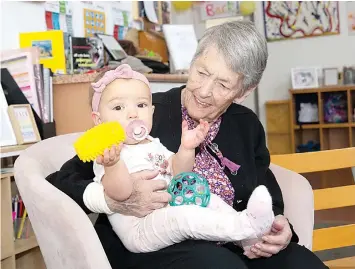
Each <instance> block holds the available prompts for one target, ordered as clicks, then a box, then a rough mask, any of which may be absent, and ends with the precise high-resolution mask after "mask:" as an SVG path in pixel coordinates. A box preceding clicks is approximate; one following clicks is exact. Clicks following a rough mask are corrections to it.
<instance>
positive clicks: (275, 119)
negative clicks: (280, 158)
mask: <svg viewBox="0 0 355 269" xmlns="http://www.w3.org/2000/svg"><path fill="white" fill-rule="evenodd" d="M265 106H266V136H267V144H268V149H269V151H270V154H271V155H274V154H287V153H292V148H291V118H290V100H281V101H269V102H266V104H265Z"/></svg>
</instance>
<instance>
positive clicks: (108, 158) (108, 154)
mask: <svg viewBox="0 0 355 269" xmlns="http://www.w3.org/2000/svg"><path fill="white" fill-rule="evenodd" d="M121 149H122V143H121V144H119V145H118V146H117V145H114V146H112V147H111V148H109V149H105V151H104V154H103V155H100V156H99V157H97V158H96V162H97V163H98V164H100V165H103V166H106V167H110V166H112V165H114V164H116V163H117V162H118V161H119V160H120V153H121Z"/></svg>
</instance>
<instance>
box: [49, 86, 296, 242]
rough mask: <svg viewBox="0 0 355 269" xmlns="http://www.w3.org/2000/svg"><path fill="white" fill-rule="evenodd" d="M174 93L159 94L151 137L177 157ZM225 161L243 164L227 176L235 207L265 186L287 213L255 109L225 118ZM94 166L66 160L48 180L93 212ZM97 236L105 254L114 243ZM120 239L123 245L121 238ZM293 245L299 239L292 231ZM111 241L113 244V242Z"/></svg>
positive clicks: (177, 91)
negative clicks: (87, 201)
mask: <svg viewBox="0 0 355 269" xmlns="http://www.w3.org/2000/svg"><path fill="white" fill-rule="evenodd" d="M183 88H184V86H183V87H180V88H173V89H171V90H169V91H167V92H162V93H154V94H153V105H154V106H155V111H154V120H153V128H152V131H151V135H152V136H153V137H158V138H159V139H160V141H161V142H162V143H163V144H164V145H165V146H166V147H167V148H168V149H169V150H170V151H172V152H177V150H178V148H179V146H180V141H181V121H182V120H181V90H182V89H183ZM213 142H215V143H217V145H218V147H219V149H220V150H221V152H222V153H223V155H224V156H225V157H227V158H228V159H230V160H231V161H233V162H235V163H237V164H239V165H241V167H240V169H239V171H238V174H237V175H231V174H230V173H229V171H228V169H227V168H226V170H225V172H226V174H227V176H228V177H229V179H230V181H231V182H232V185H233V187H234V190H235V198H234V204H233V207H234V208H235V209H236V210H238V211H241V210H243V209H245V208H246V205H247V202H248V198H249V196H250V195H251V193H252V191H253V189H254V188H255V187H256V186H258V185H261V184H263V185H265V186H266V187H267V188H268V190H269V192H270V193H271V196H272V200H273V210H274V213H275V215H279V214H283V212H284V203H283V198H282V193H281V189H280V187H279V185H278V183H277V181H276V179H275V176H274V175H273V173H272V172H271V170H270V169H269V164H270V155H269V151H268V149H267V147H266V143H265V132H264V129H263V126H262V124H261V123H260V121H259V119H258V118H257V116H256V115H255V114H254V112H253V111H251V110H250V109H248V108H246V107H244V106H242V105H237V104H232V105H231V106H230V107H229V108H228V109H227V111H226V112H225V113H224V114H223V116H222V123H221V126H220V130H219V132H218V134H217V136H216V138H215V140H214V141H213ZM93 178H94V173H93V164H92V162H86V163H84V162H81V161H80V160H79V159H78V157H77V156H74V157H73V158H72V159H71V160H69V161H67V162H66V163H65V164H64V165H63V166H62V168H61V169H60V170H59V171H57V172H55V173H53V174H51V175H49V176H48V177H47V180H48V181H49V182H50V183H52V184H53V185H54V186H56V187H57V188H58V189H60V190H61V191H63V192H64V193H66V194H67V195H68V196H70V197H71V198H72V199H73V200H74V201H75V202H76V203H77V204H78V205H79V206H81V208H82V209H83V210H84V211H85V212H86V213H90V210H89V209H88V208H86V206H85V205H84V202H83V193H84V190H85V188H86V186H87V185H88V184H89V183H91V182H93ZM95 225H96V226H97V227H100V229H99V230H102V228H103V227H105V226H106V227H107V226H108V227H107V228H111V226H110V223H109V222H108V219H107V216H106V215H105V214H100V215H99V218H98V220H97V221H96V224H95ZM96 230H97V232H98V236H99V238H100V240H101V242H102V244H103V246H104V248H105V249H108V248H110V246H109V245H108V244H111V243H112V240H113V238H110V239H109V238H107V233H106V232H102V233H101V232H100V231H99V230H98V229H96ZM115 240H119V239H118V238H117V237H116V239H115ZM292 241H294V242H297V241H298V237H297V235H296V234H295V233H294V232H293V238H292ZM110 242H111V243H110Z"/></svg>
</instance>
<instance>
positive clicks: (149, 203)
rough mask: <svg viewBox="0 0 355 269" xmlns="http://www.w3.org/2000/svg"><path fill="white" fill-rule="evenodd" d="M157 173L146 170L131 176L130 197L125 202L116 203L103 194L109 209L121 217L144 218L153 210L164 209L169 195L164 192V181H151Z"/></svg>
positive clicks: (169, 197) (169, 198)
mask: <svg viewBox="0 0 355 269" xmlns="http://www.w3.org/2000/svg"><path fill="white" fill-rule="evenodd" d="M158 173H159V172H158V171H148V170H147V171H142V172H137V173H134V174H131V175H130V177H131V180H132V181H133V191H132V194H131V196H130V197H129V198H128V199H127V200H125V201H122V202H118V201H115V200H113V199H111V198H110V197H109V196H108V195H107V194H105V199H106V203H107V205H108V207H109V209H110V210H111V211H113V212H117V213H120V214H123V215H129V216H135V217H144V216H146V215H148V214H150V213H151V212H152V211H154V210H155V209H159V208H163V207H165V206H166V205H167V204H168V202H169V201H170V200H171V195H170V194H169V193H167V192H166V191H164V190H166V188H167V185H166V182H165V181H164V180H151V179H153V178H155V177H156V176H157V175H158ZM159 191H162V192H159Z"/></svg>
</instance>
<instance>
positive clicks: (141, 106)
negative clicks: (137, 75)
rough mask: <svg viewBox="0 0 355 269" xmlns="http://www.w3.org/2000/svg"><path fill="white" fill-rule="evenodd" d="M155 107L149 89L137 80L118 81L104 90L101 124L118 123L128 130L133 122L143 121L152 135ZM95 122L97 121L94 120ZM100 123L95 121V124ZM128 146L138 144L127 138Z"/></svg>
mask: <svg viewBox="0 0 355 269" xmlns="http://www.w3.org/2000/svg"><path fill="white" fill-rule="evenodd" d="M153 113H154V106H153V105H152V95H151V92H150V89H149V87H148V86H147V85H146V84H145V83H143V82H142V81H139V80H135V79H116V80H114V81H113V82H111V83H110V84H109V85H108V86H107V87H106V88H105V90H104V92H103V94H102V96H101V100H100V105H99V117H100V120H101V122H108V121H117V122H119V123H120V124H121V125H122V127H123V128H124V129H125V130H126V127H127V125H128V124H129V123H130V122H131V121H133V120H142V121H143V122H144V123H145V126H146V127H147V129H148V132H149V133H150V131H151V129H152V121H153ZM94 120H95V119H94ZM98 123H100V122H99V121H95V124H98ZM125 143H126V144H137V143H138V142H137V141H135V140H133V139H130V138H126V141H125Z"/></svg>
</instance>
